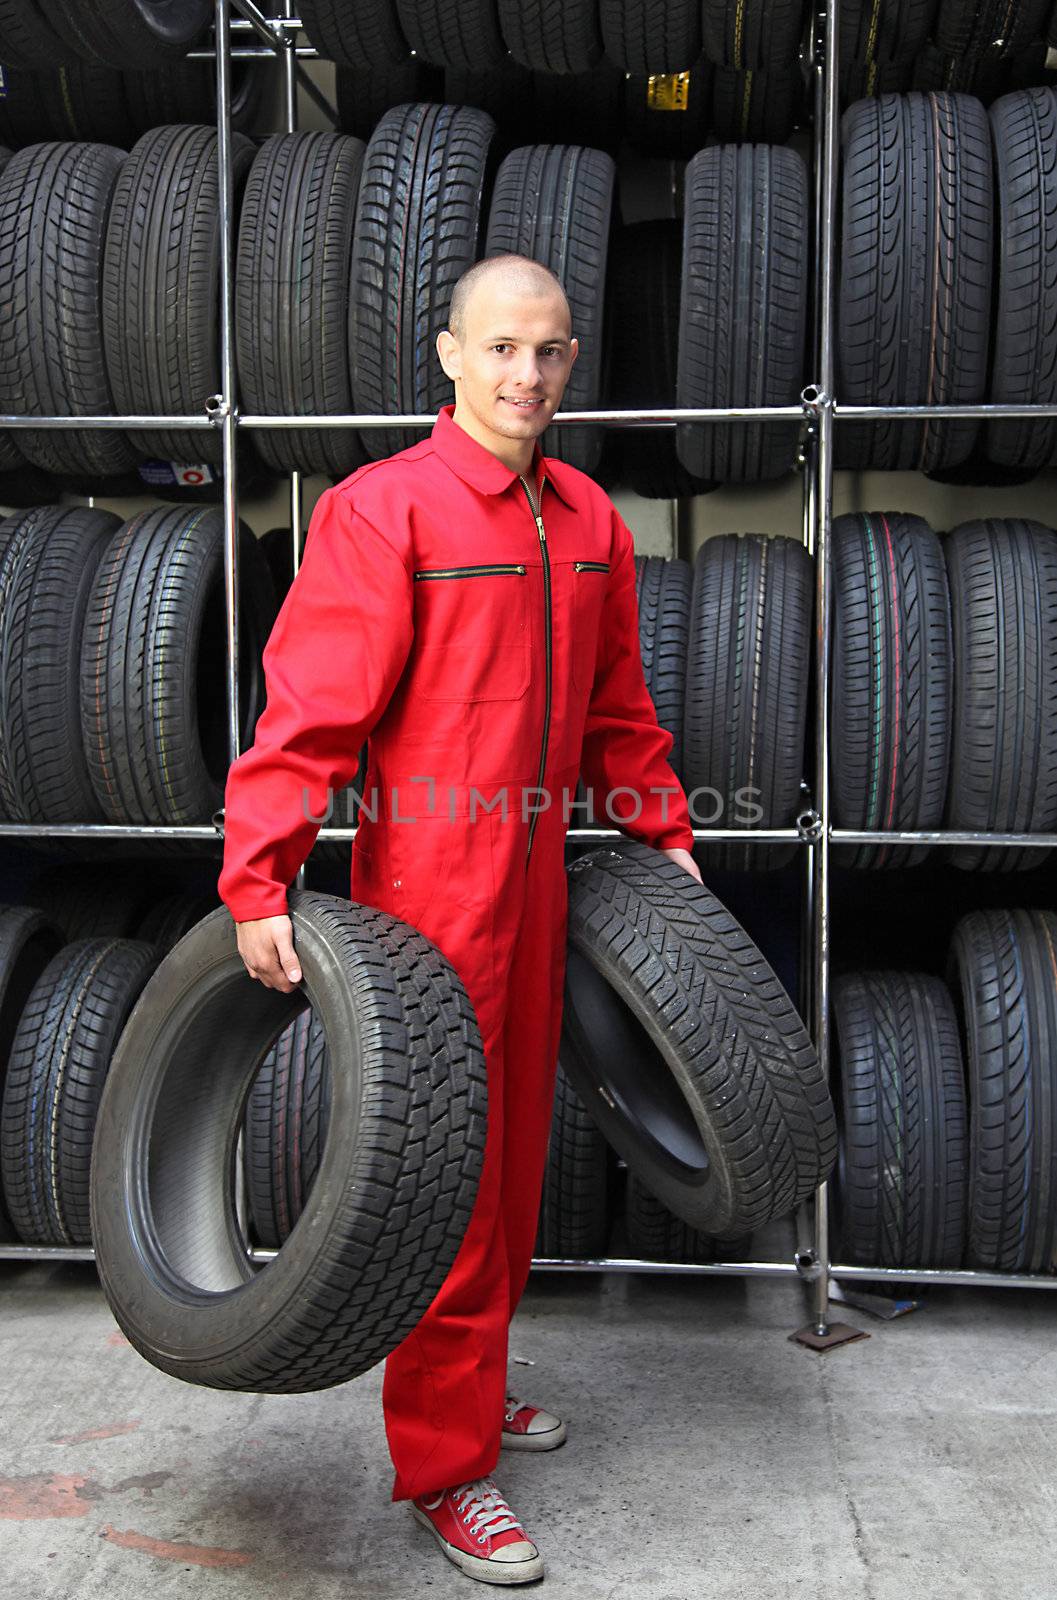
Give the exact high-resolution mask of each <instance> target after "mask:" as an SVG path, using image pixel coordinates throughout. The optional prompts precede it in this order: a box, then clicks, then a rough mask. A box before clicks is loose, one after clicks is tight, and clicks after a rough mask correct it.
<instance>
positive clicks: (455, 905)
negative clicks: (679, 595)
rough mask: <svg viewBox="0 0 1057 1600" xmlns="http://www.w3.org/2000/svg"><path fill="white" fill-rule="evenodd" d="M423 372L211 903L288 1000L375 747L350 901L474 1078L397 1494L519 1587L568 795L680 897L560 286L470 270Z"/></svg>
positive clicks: (395, 1377) (318, 556)
mask: <svg viewBox="0 0 1057 1600" xmlns="http://www.w3.org/2000/svg"><path fill="white" fill-rule="evenodd" d="M437 350H438V354H439V356H440V360H441V363H442V365H443V367H444V371H445V372H446V373H447V375H448V376H449V377H450V378H451V379H452V381H453V383H454V385H455V394H456V401H455V405H454V407H451V406H446V407H444V408H443V409H442V410H441V412H440V414H439V415H438V417H437V421H436V424H435V426H434V428H433V431H432V433H431V435H430V437H429V438H428V439H425V440H423V441H422V442H421V443H418V444H414V445H412V446H411V447H410V448H409V449H406V450H401V451H400V452H399V453H398V454H396V455H394V456H390V457H389V458H388V459H386V460H384V461H377V462H372V463H371V464H369V465H368V466H365V467H362V468H360V470H359V471H357V472H354V473H352V474H351V476H349V477H348V478H346V479H344V481H343V482H341V483H339V484H337V485H335V487H333V488H332V489H328V490H326V491H325V492H324V494H323V495H322V496H321V497H320V499H319V501H318V503H317V505H316V508H315V511H314V513H313V515H312V518H311V521H310V524H309V530H308V535H307V538H306V542H305V554H304V560H303V562H302V565H301V568H300V570H299V572H298V576H297V578H296V579H295V581H294V584H293V586H292V588H291V589H290V591H289V594H288V596H287V598H286V601H285V603H284V605H283V607H282V609H281V611H280V613H279V616H278V619H277V621H276V623H275V627H274V629H273V630H272V633H271V636H270V638H269V640H268V644H267V646H266V648H265V652H264V665H265V672H266V683H267V705H266V707H265V710H264V712H263V713H262V714H261V716H260V718H259V719H258V723H257V727H256V732H255V739H254V743H253V745H252V747H251V748H250V749H249V750H247V751H246V752H245V753H244V754H243V755H241V756H240V758H239V759H238V761H236V762H235V763H234V764H233V765H232V767H231V769H230V772H229V774H228V780H227V787H226V792H225V811H224V816H225V830H224V865H223V870H222V872H221V875H220V880H219V889H220V894H221V897H222V899H223V900H224V903H225V904H226V905H227V906H228V909H229V910H230V911H231V914H232V917H233V918H234V920H235V922H236V924H237V936H238V948H239V952H240V954H241V956H242V958H243V960H244V962H245V964H246V967H247V970H248V971H249V973H250V975H251V976H252V977H254V978H257V979H259V980H260V981H261V982H262V983H264V984H265V985H266V986H268V987H271V988H277V989H280V990H283V991H284V992H289V991H290V990H291V989H292V987H293V986H294V985H295V984H296V983H297V982H298V981H299V980H300V977H301V973H300V969H299V967H298V964H297V956H296V953H295V951H294V946H293V940H292V925H291V922H290V919H289V917H288V916H287V915H286V904H287V902H286V890H287V886H288V885H289V883H290V881H291V880H292V878H293V876H294V874H295V873H296V871H297V869H298V867H299V866H300V865H301V863H302V862H303V861H304V859H305V857H306V856H307V854H308V851H309V849H310V848H311V844H312V841H313V839H314V837H315V834H316V831H317V828H318V825H319V824H318V823H317V822H316V821H315V820H313V819H315V818H319V817H322V816H324V815H325V814H326V812H327V809H328V805H329V801H330V798H331V795H332V794H333V793H336V792H337V791H338V790H339V789H340V788H342V787H343V786H344V785H345V784H347V783H349V782H350V781H351V780H352V778H353V777H354V776H355V773H356V768H357V764H358V757H359V753H360V750H361V748H362V746H363V742H364V740H365V738H367V736H368V735H369V736H370V742H369V746H368V770H367V779H366V784H365V786H364V795H365V800H366V801H367V802H368V806H369V809H370V810H371V811H375V807H374V805H373V803H372V797H373V796H374V795H375V794H377V796H378V805H377V811H376V814H375V816H374V818H373V819H372V817H371V816H370V815H368V814H367V813H364V814H362V815H361V820H360V824H359V827H358V830H357V833H356V837H355V841H354V844H353V850H352V878H351V897H352V898H353V899H354V900H356V901H358V902H360V903H361V904H370V905H375V906H379V907H381V908H382V909H384V910H386V911H389V912H391V913H392V914H393V915H394V916H397V917H399V918H400V919H401V920H403V921H406V922H410V923H413V924H414V925H415V926H416V927H418V928H419V929H421V931H422V932H423V933H424V934H425V935H426V936H427V937H428V938H429V939H431V940H432V941H433V942H434V943H435V944H436V945H437V946H438V947H439V948H440V949H441V950H442V951H443V953H444V954H445V955H446V956H447V957H448V959H449V960H450V961H451V963H452V965H453V966H454V967H455V969H456V971H457V972H458V974H459V976H460V978H461V979H462V981H463V983H464V984H465V985H466V989H467V992H468V993H469V996H470V999H471V1001H472V1002H473V1005H474V1008H475V1011H476V1014H477V1020H478V1022H479V1024H480V1029H481V1036H482V1039H483V1042H484V1048H485V1056H486V1062H487V1071H488V1128H487V1138H486V1146H485V1157H484V1164H483V1170H482V1174H481V1180H480V1187H479V1190H478V1194H477V1197H476V1201H475V1204H474V1209H473V1212H472V1215H471V1219H470V1223H469V1226H468V1228H467V1231H466V1234H465V1236H464V1239H463V1241H462V1243H461V1245H460V1248H459V1251H458V1254H457V1255H456V1258H455V1261H454V1263H453V1265H452V1267H451V1270H450V1272H449V1273H448V1276H447V1277H446V1279H445V1281H444V1283H443V1285H442V1286H441V1289H440V1290H439V1292H438V1293H437V1295H436V1297H435V1298H434V1300H433V1302H432V1304H431V1305H430V1306H429V1308H428V1310H427V1311H426V1313H425V1315H424V1316H423V1317H422V1318H421V1320H420V1322H419V1323H418V1325H417V1326H416V1327H415V1329H414V1330H413V1331H412V1332H411V1333H410V1334H408V1336H407V1337H406V1338H405V1339H404V1340H403V1342H402V1343H401V1344H400V1345H399V1346H398V1347H397V1348H396V1349H395V1350H394V1351H393V1352H392V1354H391V1355H390V1356H389V1358H388V1360H387V1362H386V1366H385V1377H384V1382H383V1390H382V1398H383V1408H384V1414H385V1426H386V1433H387V1438H388V1441H389V1448H390V1452H391V1454H392V1458H393V1463H394V1466H395V1468H396V1478H395V1482H394V1485H393V1495H392V1497H393V1499H394V1500H399V1499H406V1500H410V1501H411V1503H412V1509H413V1511H414V1514H415V1516H416V1517H417V1518H418V1520H419V1521H421V1522H422V1523H424V1525H425V1526H426V1527H428V1528H429V1529H430V1530H431V1532H432V1533H433V1534H434V1535H435V1536H436V1538H437V1539H438V1540H439V1542H440V1544H441V1547H442V1549H443V1550H444V1552H445V1554H446V1555H447V1556H448V1557H449V1558H450V1559H451V1560H452V1561H454V1562H455V1563H456V1565H457V1566H459V1567H460V1569H461V1570H462V1571H464V1572H467V1573H469V1574H470V1575H471V1576H473V1577H476V1578H481V1579H483V1580H484V1581H486V1582H492V1583H521V1582H527V1581H529V1580H530V1579H533V1578H538V1577H541V1576H542V1573H543V1562H542V1558H541V1556H540V1554H539V1551H538V1550H537V1548H536V1545H535V1544H534V1543H533V1542H532V1541H531V1540H530V1539H529V1538H528V1537H527V1535H526V1533H525V1530H524V1528H523V1527H522V1525H521V1523H520V1522H519V1521H518V1519H517V1518H516V1517H515V1516H514V1514H513V1512H512V1511H511V1509H510V1507H509V1505H508V1504H507V1502H506V1501H505V1500H504V1499H503V1498H502V1497H501V1495H500V1494H499V1491H498V1489H497V1487H496V1485H495V1483H494V1481H493V1480H492V1478H491V1476H490V1474H491V1473H492V1471H493V1470H494V1468H495V1465H496V1462H497V1460H498V1456H499V1449H500V1446H501V1445H506V1446H510V1447H515V1448H521V1449H541V1450H542V1449H550V1448H552V1447H553V1446H555V1445H558V1444H560V1443H561V1442H562V1440H563V1439H564V1438H565V1425H564V1423H563V1422H562V1421H561V1420H560V1418H558V1417H556V1416H553V1415H552V1414H551V1413H549V1412H545V1411H543V1410H541V1409H540V1408H538V1407H534V1406H529V1405H527V1404H524V1403H523V1402H521V1401H520V1400H518V1399H516V1398H515V1397H514V1396H511V1395H509V1394H507V1393H506V1361H507V1338H508V1324H509V1320H510V1318H511V1316H512V1315H513V1312H514V1309H515V1307H516V1305H517V1303H518V1301H519V1299H520V1297H521V1293H522V1291H523V1289H524V1287H525V1282H526V1280H527V1277H528V1272H529V1266H530V1262H531V1257H532V1250H533V1245H534V1242H535V1236H536V1223H537V1216H538V1211H539V1204H540V1195H541V1189H542V1181H543V1170H544V1165H545V1161H546V1153H547V1139H548V1132H549V1128H550V1122H551V1116H552V1108H553V1095H554V1077H555V1070H556V1063H557V1054H558V1042H559V1034H560V1024H561V1010H562V992H563V984H564V970H565V938H566V908H567V902H566V892H567V880H566V873H565V862H564V838H565V831H566V828H567V827H568V826H569V824H570V822H575V819H576V812H575V811H574V810H573V809H572V800H573V795H574V794H575V791H576V784H577V779H578V776H581V775H582V777H583V780H584V783H585V784H586V785H587V787H588V790H589V792H590V794H591V795H592V798H593V802H594V807H595V813H596V815H597V816H598V817H600V818H601V817H603V816H607V817H609V818H611V819H612V822H613V823H614V824H616V825H617V826H618V827H620V828H621V829H622V830H623V831H624V832H626V833H627V834H629V835H631V836H633V837H635V838H638V839H641V840H644V841H645V842H646V843H648V844H650V845H653V846H654V847H656V848H658V849H660V850H663V851H664V853H665V854H666V855H668V856H670V857H671V858H672V859H673V860H675V861H678V862H679V863H680V864H681V865H682V866H683V867H685V868H686V870H687V871H688V872H690V873H692V874H693V876H694V877H696V878H698V879H700V873H699V871H698V869H697V866H696V864H695V863H694V861H693V858H692V856H691V855H690V851H691V850H692V848H693V833H692V829H691V824H690V818H689V812H688V808H687V803H686V797H685V795H684V793H683V790H682V788H681V787H680V785H679V783H678V781H677V779H676V778H675V776H674V774H673V772H672V769H671V768H670V767H669V765H668V761H667V757H668V753H669V751H670V749H671V746H672V736H671V734H670V733H668V732H667V731H666V730H664V729H662V728H661V727H660V726H659V725H658V723H657V718H656V714H655V711H654V708H653V703H652V701H651V699H650V697H649V693H648V691H647V689H646V684H645V679H644V675H643V669H642V660H641V655H640V651H639V638H638V611H637V603H636V598H635V561H634V546H633V542H632V536H631V533H630V532H629V530H628V528H627V527H626V525H625V524H624V522H623V521H622V520H621V518H620V516H619V514H618V513H617V510H616V508H615V506H614V505H613V504H612V502H611V501H610V500H609V498H608V496H607V495H606V494H605V493H604V492H603V491H602V490H601V489H600V488H599V487H598V485H597V484H595V483H594V482H593V481H592V480H591V479H590V478H588V477H587V476H586V475H585V474H583V473H581V472H579V471H578V470H577V469H576V468H574V467H571V466H568V465H566V464H565V463H564V462H561V461H556V460H552V459H551V458H549V457H545V456H543V455H542V453H541V452H540V449H539V446H538V444H537V440H538V437H539V435H540V434H541V433H542V432H543V430H544V428H545V427H546V426H547V424H548V422H549V421H550V419H551V417H552V416H553V414H554V412H555V411H556V410H557V409H558V406H559V404H560V402H561V398H562V394H563V392H564V389H565V385H566V383H567V381H568V378H569V373H570V371H571V369H572V364H573V362H574V360H575V359H576V355H577V343H576V340H575V339H574V338H573V337H572V325H571V317H570V311H569V304H568V301H567V300H566V297H565V294H564V292H563V290H562V288H561V285H560V283H559V281H558V279H557V278H556V277H555V276H554V275H553V274H552V273H551V272H550V271H549V270H548V269H547V268H545V267H543V266H541V265H540V264H539V263H536V262H533V261H530V260H528V259H527V258H525V257H521V256H498V257H492V258H489V259H486V260H485V261H482V262H478V263H477V265H476V266H474V267H471V268H470V270H469V271H468V272H467V273H465V274H464V276H463V277H462V279H461V280H460V281H459V283H458V284H457V286H456V288H455V291H454V294H453V298H452V303H451V309H450V329H449V330H446V331H445V332H443V333H441V334H440V335H439V337H438V340H437Z"/></svg>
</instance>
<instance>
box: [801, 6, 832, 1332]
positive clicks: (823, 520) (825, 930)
mask: <svg viewBox="0 0 1057 1600" xmlns="http://www.w3.org/2000/svg"><path fill="white" fill-rule="evenodd" d="M837 6H838V0H826V4H825V11H824V16H825V43H824V46H823V51H822V83H821V85H818V83H817V81H816V91H817V90H818V88H819V87H821V100H822V116H821V121H820V120H819V118H818V115H817V111H816V125H815V172H816V178H815V181H816V183H817V184H818V185H819V186H820V194H819V202H820V203H819V213H820V217H819V228H820V234H821V237H820V239H819V251H818V261H819V286H818V311H819V316H818V332H819V348H818V387H817V393H816V395H815V400H816V405H817V411H818V446H817V452H816V458H815V459H816V472H817V480H816V483H817V487H816V493H817V502H816V514H817V518H818V525H817V540H816V547H815V585H816V587H815V596H816V604H815V639H816V658H815V704H816V707H817V711H816V717H815V736H816V745H815V795H814V801H815V809H816V811H817V812H818V815H819V832H818V837H817V839H815V841H814V842H813V843H811V844H810V845H809V846H808V852H809V855H810V858H811V867H812V903H813V907H814V918H815V929H814V931H815V941H814V946H813V950H812V957H813V970H814V994H813V1006H812V1019H811V1020H812V1027H813V1030H814V1035H815V1048H816V1050H817V1052H818V1058H819V1061H820V1062H821V1064H822V1069H823V1071H824V1073H825V1075H826V1078H827V1080H829V1081H830V1082H832V1073H831V1071H830V1052H829V1043H830V1017H829V964H830V883H829V829H830V808H829V659H830V613H829V595H830V581H831V574H830V550H829V536H830V528H831V524H832V518H833V388H834V358H833V286H834V277H835V271H836V260H835V258H836V237H835V226H836V213H837V207H836V196H837V127H838V107H837V66H838V60H837V51H838V32H839V29H838V15H837ZM816 71H817V69H816ZM818 100H819V95H818V93H817V92H816V102H815V103H816V107H817V105H818ZM815 1265H816V1267H817V1272H818V1276H817V1277H816V1278H815V1281H814V1285H813V1299H814V1312H815V1334H816V1336H817V1337H818V1338H826V1337H828V1335H829V1331H830V1330H829V1266H830V1259H829V1185H828V1183H822V1184H820V1185H819V1187H818V1190H817V1191H816V1194H815Z"/></svg>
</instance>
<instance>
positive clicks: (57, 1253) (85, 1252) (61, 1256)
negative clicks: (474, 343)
mask: <svg viewBox="0 0 1057 1600" xmlns="http://www.w3.org/2000/svg"><path fill="white" fill-rule="evenodd" d="M94 1260H95V1251H94V1250H93V1249H92V1248H91V1246H89V1245H86V1244H0V1261H94Z"/></svg>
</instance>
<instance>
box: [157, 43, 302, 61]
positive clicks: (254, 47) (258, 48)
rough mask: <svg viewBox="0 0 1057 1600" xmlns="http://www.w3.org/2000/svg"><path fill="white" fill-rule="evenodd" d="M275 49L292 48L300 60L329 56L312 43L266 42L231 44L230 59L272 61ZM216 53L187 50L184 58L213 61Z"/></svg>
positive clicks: (207, 50)
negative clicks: (321, 53) (268, 43)
mask: <svg viewBox="0 0 1057 1600" xmlns="http://www.w3.org/2000/svg"><path fill="white" fill-rule="evenodd" d="M277 50H282V51H283V52H284V53H285V52H286V51H287V50H292V51H293V53H294V55H295V56H297V57H298V58H299V59H300V60H308V61H312V60H315V61H327V60H329V59H330V58H329V56H321V55H320V53H319V51H318V50H317V49H316V47H315V45H312V44H295V45H280V44H276V45H275V46H274V47H272V46H269V45H266V44H233V45H232V46H231V59H232V61H254V60H256V61H274V60H275V56H276V51H277ZM216 54H217V53H216V51H215V50H212V49H205V50H188V52H187V54H186V57H185V60H187V61H215V60H216Z"/></svg>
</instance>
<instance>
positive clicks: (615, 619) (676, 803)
mask: <svg viewBox="0 0 1057 1600" xmlns="http://www.w3.org/2000/svg"><path fill="white" fill-rule="evenodd" d="M613 524H614V526H613V543H612V558H611V559H612V563H613V564H612V568H611V570H610V574H609V587H608V589H607V591H606V600H605V608H604V610H603V613H602V625H601V628H600V630H599V638H598V657H597V662H596V665H595V676H594V683H593V685H592V688H591V699H590V702H589V704H588V708H587V721H586V723H585V725H584V739H583V748H582V750H581V755H580V775H581V777H582V778H583V781H584V783H585V784H586V785H587V787H588V788H589V789H591V790H593V801H594V812H595V816H596V817H597V818H598V821H599V823H600V824H601V825H603V826H608V823H609V819H610V817H612V819H613V822H614V825H615V826H616V827H618V828H620V829H621V830H622V831H623V832H624V833H627V834H630V836H631V837H632V838H633V839H641V840H642V842H643V843H644V844H649V845H652V846H653V847H654V849H656V850H668V849H672V848H674V847H676V846H678V847H680V848H681V849H684V850H692V849H693V847H694V835H693V827H692V823H691V821H690V812H689V808H688V806H687V801H686V795H685V793H684V791H683V788H682V785H681V784H680V782H679V779H678V778H677V777H676V775H675V773H674V772H673V771H672V769H671V767H670V766H669V765H668V754H669V752H670V750H671V748H672V744H673V743H674V740H673V738H672V735H671V734H670V733H669V732H668V729H667V728H662V727H661V725H660V723H659V722H658V721H657V713H656V711H655V709H654V705H653V701H652V699H651V698H650V692H649V690H648V689H647V687H646V676H645V673H644V672H643V670H642V651H641V649H640V647H639V608H638V601H637V599H636V596H635V541H634V539H633V538H632V535H631V530H630V529H629V528H628V526H627V524H626V523H625V522H624V521H623V519H622V518H621V516H620V515H619V513H618V512H617V510H616V508H615V507H614V509H613ZM622 785H623V786H624V787H625V788H627V789H630V790H632V791H633V793H631V794H627V793H624V792H621V793H619V794H614V795H613V798H612V802H611V804H610V805H609V807H608V809H607V806H606V797H607V796H608V795H610V794H612V792H613V790H615V789H617V788H619V787H620V786H622ZM651 789H652V790H653V791H654V792H653V793H651ZM660 790H666V791H667V792H666V793H660V792H657V791H660ZM640 802H641V804H640Z"/></svg>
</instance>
